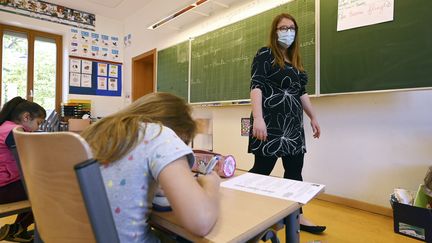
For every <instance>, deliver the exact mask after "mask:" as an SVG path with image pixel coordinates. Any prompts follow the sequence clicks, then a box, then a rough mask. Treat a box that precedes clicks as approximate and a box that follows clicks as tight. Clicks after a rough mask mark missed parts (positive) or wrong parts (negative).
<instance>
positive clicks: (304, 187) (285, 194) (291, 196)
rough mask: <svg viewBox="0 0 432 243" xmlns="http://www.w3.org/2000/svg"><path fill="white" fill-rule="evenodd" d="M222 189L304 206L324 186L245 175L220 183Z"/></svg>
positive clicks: (250, 174) (252, 174) (322, 189)
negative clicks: (283, 200)
mask: <svg viewBox="0 0 432 243" xmlns="http://www.w3.org/2000/svg"><path fill="white" fill-rule="evenodd" d="M221 186H222V187H225V188H230V189H235V190H240V191H245V192H251V193H256V194H260V195H264V196H270V197H275V198H280V199H285V200H290V201H294V202H299V203H302V204H306V203H307V202H309V201H310V200H311V199H312V198H314V197H315V196H316V195H318V194H319V193H320V192H322V191H324V187H325V186H324V185H321V184H317V183H310V182H303V181H295V180H288V179H284V178H279V177H272V176H265V175H259V174H254V173H245V174H242V175H240V176H235V177H233V178H232V179H229V180H227V181H224V182H222V183H221Z"/></svg>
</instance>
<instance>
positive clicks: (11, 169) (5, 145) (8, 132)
mask: <svg viewBox="0 0 432 243" xmlns="http://www.w3.org/2000/svg"><path fill="white" fill-rule="evenodd" d="M45 117H46V111H45V109H44V108H43V107H41V106H40V105H38V104H36V103H34V102H30V101H27V100H25V99H23V98H21V97H15V98H13V99H11V100H10V101H8V102H7V103H6V104H5V105H4V106H3V109H2V110H1V112H0V204H2V203H11V202H18V201H22V200H26V199H27V194H26V192H25V189H24V186H23V183H22V181H21V179H20V173H19V169H18V165H17V163H16V161H15V158H14V156H13V154H12V151H11V148H13V147H15V141H14V138H13V134H12V130H13V129H14V128H15V127H21V128H22V129H23V130H24V131H28V132H32V131H36V130H37V129H38V128H39V125H40V124H41V123H42V122H43V121H44V119H45ZM33 222H34V220H33V214H32V213H31V212H26V213H21V214H19V215H18V216H17V218H16V220H15V223H14V224H6V225H4V226H3V227H1V228H0V241H1V240H8V241H17V242H31V241H32V240H33V236H32V235H30V234H28V232H27V227H28V226H29V225H31V224H32V223H33Z"/></svg>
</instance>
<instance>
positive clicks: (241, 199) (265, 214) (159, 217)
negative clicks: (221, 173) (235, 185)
mask: <svg viewBox="0 0 432 243" xmlns="http://www.w3.org/2000/svg"><path fill="white" fill-rule="evenodd" d="M220 193H221V214H220V216H219V218H218V221H217V222H216V225H215V226H214V228H213V229H212V231H211V232H210V233H209V234H208V235H207V236H205V237H204V238H202V237H198V236H195V235H192V234H191V233H189V232H187V231H186V230H185V229H184V228H182V227H181V226H180V225H178V223H177V220H176V219H175V217H174V214H173V212H153V213H152V215H151V220H150V221H151V223H152V224H155V225H158V226H160V227H163V228H165V229H167V230H169V231H171V232H174V233H176V234H177V235H180V236H181V237H183V238H186V239H188V240H191V241H193V242H218V243H219V242H245V241H247V240H249V239H251V238H252V237H254V236H256V235H258V234H259V233H261V232H263V231H264V230H266V229H267V228H268V227H270V226H272V225H273V224H275V223H277V222H279V221H280V220H282V219H283V218H285V217H286V216H288V215H289V214H291V213H292V212H294V211H295V210H297V209H299V208H300V204H299V203H297V202H293V201H287V200H282V199H278V198H271V197H267V196H261V195H258V194H254V193H248V192H243V191H238V190H232V189H228V188H224V187H221V188H220ZM191 217H193V212H191Z"/></svg>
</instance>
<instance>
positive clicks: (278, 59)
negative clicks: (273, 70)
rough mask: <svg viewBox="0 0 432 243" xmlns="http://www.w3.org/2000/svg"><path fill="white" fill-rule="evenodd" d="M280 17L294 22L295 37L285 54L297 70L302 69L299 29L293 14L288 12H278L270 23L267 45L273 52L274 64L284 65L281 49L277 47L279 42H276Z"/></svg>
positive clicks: (282, 66)
mask: <svg viewBox="0 0 432 243" xmlns="http://www.w3.org/2000/svg"><path fill="white" fill-rule="evenodd" d="M282 19H289V20H291V21H292V22H294V25H295V31H296V34H295V39H294V42H293V43H292V44H291V46H290V47H288V48H287V54H288V58H289V60H290V61H291V64H292V65H293V66H294V67H295V68H296V69H297V70H299V71H302V72H303V71H304V68H303V64H302V61H301V57H300V48H299V45H300V41H299V34H300V33H299V29H298V25H297V22H296V20H295V19H294V17H293V16H291V15H290V14H287V13H282V14H279V15H278V16H276V17H275V18H274V19H273V22H272V25H271V30H270V39H269V44H268V46H269V47H270V49H271V50H272V52H273V55H274V57H275V63H274V65H276V64H277V65H279V66H280V67H281V68H284V67H285V61H284V56H283V53H282V51H281V49H280V48H279V44H278V35H277V26H278V24H279V22H280V21H281V20H282Z"/></svg>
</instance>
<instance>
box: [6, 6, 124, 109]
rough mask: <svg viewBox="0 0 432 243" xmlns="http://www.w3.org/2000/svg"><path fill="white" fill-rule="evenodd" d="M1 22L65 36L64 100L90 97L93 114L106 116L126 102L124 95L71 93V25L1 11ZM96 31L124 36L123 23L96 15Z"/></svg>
mask: <svg viewBox="0 0 432 243" xmlns="http://www.w3.org/2000/svg"><path fill="white" fill-rule="evenodd" d="M0 23H2V24H7V25H12V26H18V27H22V28H28V29H34V30H40V31H44V32H48V33H53V34H58V35H62V36H63V79H62V84H63V101H67V100H68V99H90V100H92V111H91V113H92V116H106V115H108V114H111V113H112V112H113V111H117V110H119V109H120V108H122V107H123V106H124V104H125V99H124V98H123V97H109V96H93V95H74V94H71V95H69V94H68V93H69V64H68V63H69V61H68V58H69V50H68V48H69V32H70V29H71V28H72V27H71V26H67V25H62V24H56V23H52V22H48V21H43V20H38V19H34V18H30V17H25V16H20V15H16V14H12V13H6V12H2V11H0ZM95 32H98V33H102V34H107V35H115V36H118V37H119V38H120V39H122V38H123V23H121V22H119V21H116V20H113V19H110V18H106V17H104V16H100V15H96V29H95ZM123 96H124V95H123Z"/></svg>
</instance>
